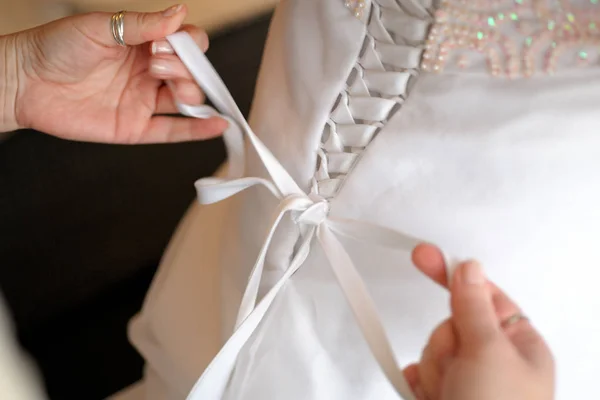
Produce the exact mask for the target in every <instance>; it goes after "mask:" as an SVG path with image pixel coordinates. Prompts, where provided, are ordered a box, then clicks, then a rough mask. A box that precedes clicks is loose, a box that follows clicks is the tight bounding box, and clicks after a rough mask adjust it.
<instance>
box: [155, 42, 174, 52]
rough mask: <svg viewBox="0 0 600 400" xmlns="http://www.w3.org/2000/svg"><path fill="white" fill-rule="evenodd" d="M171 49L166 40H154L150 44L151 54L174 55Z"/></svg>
mask: <svg viewBox="0 0 600 400" xmlns="http://www.w3.org/2000/svg"><path fill="white" fill-rule="evenodd" d="M174 53H175V52H174V51H173V47H171V45H170V44H169V42H167V41H166V40H155V41H154V42H152V54H153V55H157V54H174Z"/></svg>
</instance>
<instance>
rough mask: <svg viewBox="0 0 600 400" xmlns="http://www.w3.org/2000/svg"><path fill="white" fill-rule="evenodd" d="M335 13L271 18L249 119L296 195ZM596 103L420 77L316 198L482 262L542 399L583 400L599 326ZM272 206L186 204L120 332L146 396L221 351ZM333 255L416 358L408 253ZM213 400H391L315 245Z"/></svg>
mask: <svg viewBox="0 0 600 400" xmlns="http://www.w3.org/2000/svg"><path fill="white" fill-rule="evenodd" d="M334 3H335V2H330V1H322V2H318V1H296V2H293V1H288V2H284V3H283V4H282V6H281V7H280V8H279V10H278V11H277V14H276V17H275V20H274V23H273V27H272V31H271V34H270V39H269V45H268V46H267V51H266V56H265V63H264V65H263V70H262V72H261V78H260V80H259V87H258V92H257V98H256V102H255V108H254V111H253V116H252V118H251V121H250V122H251V124H250V125H251V126H252V128H253V129H254V131H255V132H257V134H258V136H259V137H260V139H261V140H262V141H263V142H264V143H265V145H266V147H267V148H269V149H270V150H271V151H272V153H273V154H274V156H275V157H276V158H277V160H279V161H280V162H281V164H282V166H283V167H284V168H285V169H286V170H287V171H288V172H289V173H290V175H291V177H292V178H293V179H294V180H295V181H296V182H298V183H299V186H300V189H301V190H303V191H305V192H308V191H309V189H310V181H311V178H312V174H314V170H315V161H316V159H317V150H318V147H319V139H320V136H321V130H322V125H323V124H325V122H326V120H327V118H328V113H329V111H330V110H331V109H332V108H333V106H334V103H335V99H336V97H337V93H338V92H339V91H340V90H342V88H343V86H344V82H345V79H346V76H347V74H348V73H349V71H350V70H351V68H352V65H353V63H354V59H355V58H356V56H357V54H358V52H359V47H360V43H361V38H362V35H364V27H363V25H362V24H361V22H360V21H358V20H356V19H352V17H351V15H349V14H343V13H344V12H346V11H347V10H346V9H345V8H344V7H343V4H336V5H334ZM342 3H343V2H342ZM335 18H337V19H335ZM333 21H335V23H334V22H333ZM303 24H304V25H303ZM306 24H308V25H309V27H310V29H306V30H305V29H303V27H304V26H306ZM324 49H325V50H324ZM305 54H311V55H314V57H315V59H313V60H311V61H310V62H308V60H306V58H305V57H302V55H305ZM599 101H600V71H599V69H598V68H597V67H590V68H587V69H577V70H568V71H563V72H561V73H559V74H557V75H556V76H552V77H540V78H535V79H529V80H516V81H507V80H497V79H493V78H492V77H491V76H489V75H488V74H486V73H485V71H484V70H479V69H475V70H467V71H460V72H453V73H447V74H443V75H439V76H434V75H422V76H421V77H420V78H419V79H418V81H417V82H416V84H415V86H414V88H413V90H412V92H411V94H410V96H409V98H408V100H407V101H406V102H405V103H404V104H403V107H402V109H401V110H400V111H399V112H398V113H396V114H395V115H394V117H393V118H392V119H391V120H390V121H389V122H388V123H387V124H386V125H385V127H384V128H383V130H382V131H381V132H380V133H379V134H378V135H377V137H376V138H375V139H374V141H373V142H372V143H370V144H369V146H368V147H367V149H366V150H365V151H364V152H363V153H362V154H361V155H360V159H359V161H358V163H357V164H356V166H355V167H354V168H353V169H352V171H351V173H350V174H349V175H348V177H347V178H346V180H345V182H344V185H343V186H342V187H341V190H340V191H339V193H337V195H336V196H335V197H334V198H333V199H332V200H331V201H330V216H332V217H335V218H348V219H355V220H361V221H366V222H371V223H374V224H377V225H381V226H384V227H388V228H391V229H395V230H400V231H403V232H406V233H408V234H410V235H412V236H414V237H418V238H423V239H424V240H427V241H430V242H433V243H436V244H438V245H440V246H442V248H444V250H446V251H447V252H448V253H449V254H454V255H456V256H458V257H460V258H471V257H475V258H478V259H479V260H481V261H482V263H483V265H484V266H485V268H486V272H487V273H488V275H489V276H490V277H491V278H492V279H493V280H495V281H496V282H497V283H498V284H499V285H500V286H501V287H503V288H504V289H505V290H506V291H507V292H508V293H509V294H510V295H511V296H512V297H513V298H514V299H515V300H516V301H517V302H518V303H519V304H521V305H522V306H523V308H524V310H525V311H526V312H527V314H528V315H529V316H530V317H531V319H532V321H533V322H534V323H535V324H536V326H538V328H539V329H540V330H541V332H542V333H543V334H544V335H545V336H546V338H547V339H548V342H549V344H550V346H551V348H552V350H553V351H554V354H555V356H556V359H557V365H558V395H557V398H558V399H560V400H563V399H565V400H566V399H571V398H596V397H598V396H599V395H600V389H598V387H597V385H596V384H595V376H596V372H597V371H598V370H599V369H600V367H599V366H598V361H597V360H598V358H599V356H600V344H599V342H598V341H597V340H596V338H597V337H598V335H599V334H600V322H599V321H598V319H596V318H594V317H593V316H594V315H595V312H596V311H597V310H598V309H599V307H600V295H598V290H597V289H596V286H597V283H596V282H597V279H596V278H597V274H596V272H595V271H596V266H597V265H599V263H600V255H599V254H598V252H597V251H596V246H595V241H596V239H597V238H598V237H599V234H600V209H599V208H598V207H597V204H599V201H600V182H598V179H597V176H598V171H599V170H600V157H598V156H599V155H600V150H598V149H599V148H600V137H599V135H598V129H597V127H598V126H599V125H600V113H598V106H597V105H598V104H600V102H599ZM246 156H247V157H246V172H245V174H246V175H247V176H257V177H260V178H266V177H267V174H266V173H265V170H264V167H263V166H262V164H261V162H259V160H258V158H257V156H256V154H255V153H253V152H251V151H248V152H247V153H246ZM277 202H278V201H277V199H275V198H273V196H272V195H271V194H270V193H269V192H268V191H264V190H262V191H261V190H258V189H250V190H249V191H247V192H245V193H243V194H241V195H239V196H237V197H236V198H233V199H230V200H227V201H226V203H222V204H218V205H211V206H208V207H206V206H202V207H199V206H193V210H192V212H191V214H190V215H189V216H188V217H187V218H186V219H185V220H184V223H183V225H182V228H181V229H180V230H179V232H178V234H177V236H176V238H175V239H174V242H173V244H172V246H171V248H170V250H169V252H168V253H167V255H166V257H165V260H164V262H163V265H162V267H161V272H160V275H159V277H158V278H157V281H156V284H155V285H154V287H153V288H152V290H151V292H150V295H149V297H148V299H147V302H146V304H145V306H144V309H143V310H142V312H141V314H140V316H139V317H138V319H137V320H136V321H135V322H134V324H133V325H132V340H133V342H134V343H135V344H136V346H137V347H138V348H139V349H140V351H141V352H142V354H143V355H144V356H145V357H146V359H147V361H148V368H149V370H150V371H151V372H152V374H150V375H149V376H158V377H159V379H155V380H154V382H158V381H160V385H161V387H163V389H164V390H165V392H164V393H168V395H164V397H160V396H159V395H156V397H154V398H157V399H158V398H185V397H186V396H187V393H188V391H189V390H190V389H191V388H192V386H193V384H194V383H195V381H196V379H197V378H198V377H199V376H200V375H201V374H202V372H203V370H204V368H205V367H206V366H207V365H208V363H209V362H210V360H211V359H212V358H213V357H214V356H215V355H216V353H217V352H218V351H219V349H220V346H221V345H222V344H223V343H224V342H225V341H226V339H227V338H228V337H229V336H230V334H231V332H232V331H233V327H234V325H235V320H236V315H237V311H238V307H239V304H240V302H241V299H242V294H243V292H244V289H245V287H246V284H247V279H248V276H249V274H250V269H251V268H252V265H253V264H254V262H255V260H256V257H257V255H258V254H259V251H260V246H261V245H262V241H263V240H264V236H265V234H266V232H267V231H268V228H269V224H270V221H271V219H270V218H271V215H272V212H273V210H274V209H275V208H276V206H277ZM300 233H301V232H300V230H299V229H298V228H297V226H296V225H295V224H294V223H293V221H291V220H286V221H283V225H282V226H280V227H279V228H278V230H277V232H276V233H275V235H274V240H273V242H272V244H271V246H270V251H269V255H268V257H267V261H266V264H265V275H264V277H263V280H262V290H261V291H260V293H259V296H262V295H264V294H265V293H266V292H267V291H268V290H269V288H271V287H272V286H273V284H274V283H275V282H276V281H277V280H278V279H279V278H280V277H281V274H282V273H283V271H285V270H286V268H287V267H288V266H289V265H290V260H291V257H292V255H293V254H294V250H295V249H294V247H295V244H296V243H297V242H298V239H299V238H300ZM341 242H342V245H344V246H345V248H346V249H347V250H348V253H349V255H350V257H351V259H352V261H353V263H354V265H355V266H356V268H357V270H358V272H359V273H360V274H361V276H362V278H363V279H364V280H365V282H366V286H367V289H368V290H369V292H370V293H371V295H372V297H373V300H374V302H375V305H376V307H377V310H378V312H379V314H380V315H381V317H382V319H383V324H384V327H385V328H386V331H387V332H388V336H389V337H390V339H391V342H392V347H393V349H394V352H395V356H396V358H397V360H398V362H399V364H401V365H404V364H406V363H408V362H412V361H414V360H416V358H417V357H418V355H419V353H420V350H421V348H422V346H423V345H424V344H425V342H426V340H427V337H428V334H429V333H430V332H431V330H432V329H433V328H434V327H435V326H436V324H437V323H439V322H440V321H441V320H442V319H443V318H445V317H446V316H447V315H448V306H447V294H446V293H445V292H444V291H443V290H441V289H440V288H439V287H436V286H435V285H434V284H432V283H431V282H429V281H428V280H426V279H425V278H423V277H422V276H421V275H420V274H419V273H418V272H417V271H416V270H415V269H414V267H412V265H411V264H410V260H409V254H408V252H406V251H405V252H402V251H393V250H385V249H381V248H380V247H379V246H376V245H372V244H368V243H357V242H356V241H351V242H347V241H346V240H343V239H342V240H341ZM207 293H208V294H207ZM155 393H158V392H155ZM149 398H153V397H152V394H150V397H149ZM223 398H226V399H281V398H285V399H357V400H358V399H370V398H378V399H386V400H387V399H390V400H391V399H394V400H397V399H398V398H399V396H398V394H397V393H396V391H395V390H394V389H393V388H392V386H391V385H390V384H389V382H388V381H387V380H386V378H385V376H384V374H383V373H382V372H381V369H380V368H379V366H378V365H377V363H376V362H375V359H374V357H373V355H372V354H371V352H370V350H369V348H368V346H367V345H366V343H365V341H364V337H363V335H362V333H361V331H360V329H359V328H358V326H357V324H356V320H355V318H354V316H353V314H352V312H351V310H350V308H349V307H348V303H347V301H346V299H345V297H344V295H343V293H342V291H341V290H340V289H339V285H338V283H337V280H336V278H335V276H334V275H333V274H332V273H331V270H330V269H329V268H328V261H327V260H326V257H325V254H324V253H323V252H322V250H321V249H320V248H319V247H318V246H314V247H313V248H312V249H311V252H310V254H309V255H308V258H307V260H306V261H305V262H304V264H303V267H302V268H301V269H299V270H298V272H297V273H296V274H295V275H294V276H293V277H292V278H291V280H290V281H289V282H288V283H287V284H286V286H285V288H284V289H283V290H282V291H281V292H280V294H279V295H278V298H277V299H276V300H275V301H274V303H273V306H272V308H271V309H270V310H269V312H268V313H267V315H266V318H265V319H264V320H263V321H262V322H261V324H260V326H259V329H258V330H257V331H256V332H255V333H254V335H253V336H252V337H251V338H250V341H249V342H248V343H247V344H246V345H245V346H244V348H243V349H242V351H241V353H240V355H239V356H238V358H237V362H236V367H235V371H234V373H233V375H232V376H231V380H230V381H229V384H228V386H227V390H226V392H225V394H224V395H223Z"/></svg>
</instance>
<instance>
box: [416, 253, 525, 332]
mask: <svg viewBox="0 0 600 400" xmlns="http://www.w3.org/2000/svg"><path fill="white" fill-rule="evenodd" d="M412 260H413V263H414V264H415V266H416V267H417V268H418V269H419V270H420V271H421V272H423V273H424V274H425V275H426V276H427V277H429V278H430V279H431V280H433V281H434V282H436V283H437V284H439V285H441V286H443V287H445V288H446V289H449V283H448V277H447V273H446V262H445V261H444V255H443V254H442V252H441V250H440V249H439V248H437V247H436V246H434V245H431V244H427V243H423V244H420V245H418V246H417V247H415V249H414V250H413V253H412ZM488 285H489V286H490V292H491V294H492V301H493V303H494V307H495V309H496V314H497V316H498V320H499V321H504V320H506V319H507V318H510V317H511V316H513V315H515V314H516V313H519V307H518V306H517V305H516V304H515V303H514V302H513V301H512V300H511V299H510V298H509V297H508V296H507V295H506V294H505V293H504V292H503V291H502V290H501V289H500V288H499V287H498V286H496V285H495V284H494V283H492V282H489V281H488Z"/></svg>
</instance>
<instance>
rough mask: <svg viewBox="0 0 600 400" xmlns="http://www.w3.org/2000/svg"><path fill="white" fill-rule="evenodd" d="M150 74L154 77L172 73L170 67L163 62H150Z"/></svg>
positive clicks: (167, 63)
mask: <svg viewBox="0 0 600 400" xmlns="http://www.w3.org/2000/svg"><path fill="white" fill-rule="evenodd" d="M150 72H152V73H153V74H155V75H165V74H170V73H171V72H172V70H171V65H170V64H169V62H168V61H165V60H152V61H151V63H150Z"/></svg>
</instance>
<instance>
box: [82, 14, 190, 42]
mask: <svg viewBox="0 0 600 400" xmlns="http://www.w3.org/2000/svg"><path fill="white" fill-rule="evenodd" d="M186 15H187V7H186V6H185V5H183V4H178V5H175V6H171V7H169V8H167V9H166V10H163V11H159V12H152V13H139V12H129V11H127V12H125V13H124V17H123V39H124V40H125V44H127V45H128V46H136V45H139V44H142V43H146V42H150V41H153V40H156V39H161V38H164V37H165V36H168V35H170V34H172V33H175V32H177V30H178V29H179V28H180V27H181V24H182V23H183V20H184V19H185V17H186ZM111 17H112V14H110V13H91V14H84V15H80V16H77V17H74V20H73V22H74V24H75V25H76V26H77V28H79V30H80V31H81V32H85V33H86V34H87V35H88V36H89V37H91V38H92V39H94V40H95V41H97V42H99V43H101V44H102V45H104V46H108V47H116V46H118V44H117V42H116V41H115V39H114V37H113V35H112V30H111Z"/></svg>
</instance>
